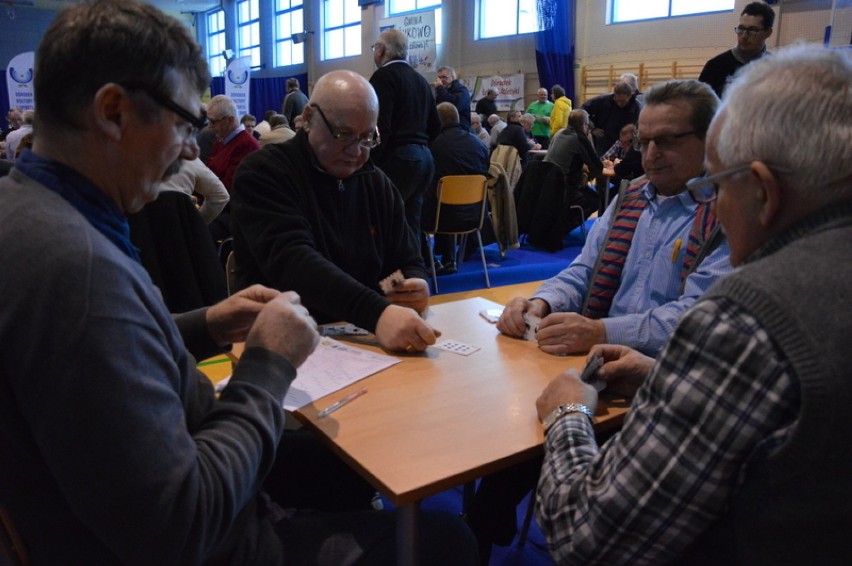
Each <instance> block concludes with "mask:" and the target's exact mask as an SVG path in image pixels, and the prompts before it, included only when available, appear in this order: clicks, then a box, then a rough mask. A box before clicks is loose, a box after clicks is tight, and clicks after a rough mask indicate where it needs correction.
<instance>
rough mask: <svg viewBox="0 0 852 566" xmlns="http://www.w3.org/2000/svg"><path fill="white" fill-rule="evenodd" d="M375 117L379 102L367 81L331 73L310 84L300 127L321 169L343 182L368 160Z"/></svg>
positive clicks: (351, 73)
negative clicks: (308, 99) (307, 101)
mask: <svg viewBox="0 0 852 566" xmlns="http://www.w3.org/2000/svg"><path fill="white" fill-rule="evenodd" d="M378 116H379V99H378V98H377V97H376V91H375V90H373V87H372V86H371V85H370V83H369V82H368V81H367V79H365V78H364V77H362V76H361V75H359V74H357V73H353V72H352V71H332V72H331V73H328V74H327V75H323V76H322V77H321V78H320V79H319V80H318V81H317V83H316V85H314V90H313V92H312V93H311V100H310V102H309V103H308V104H307V105H306V106H305V110H304V111H303V113H302V128H303V129H304V130H305V131H306V132H307V134H308V143H309V144H310V146H311V149H312V150H313V151H314V153H315V154H316V156H317V160H318V161H319V163H320V165H321V166H322V168H323V169H325V170H326V171H327V172H328V173H329V174H331V175H334V176H335V177H336V178H338V179H344V178H346V177H349V176H350V175H352V174H353V173H354V172H355V171H357V170H358V169H360V168H361V167H362V166H363V165H364V163H366V161H367V159H368V158H369V157H370V147H371V143H370V140H376V139H377V138H378V136H377V135H376V121H377V120H378Z"/></svg>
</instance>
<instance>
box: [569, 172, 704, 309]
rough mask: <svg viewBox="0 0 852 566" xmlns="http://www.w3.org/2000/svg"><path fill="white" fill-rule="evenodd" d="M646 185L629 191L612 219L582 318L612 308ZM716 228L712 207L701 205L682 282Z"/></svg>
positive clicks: (687, 254) (643, 203) (639, 214)
mask: <svg viewBox="0 0 852 566" xmlns="http://www.w3.org/2000/svg"><path fill="white" fill-rule="evenodd" d="M643 186H644V184H639V185H634V186H632V187H629V188H628V189H627V191H626V192H625V193H624V198H623V199H622V200H621V202H620V206H619V208H618V210H617V211H616V212H615V213H614V215H613V221H612V224H611V225H610V229H609V233H608V234H607V240H606V242H605V243H604V247H603V251H602V252H601V256H600V258H599V259H598V262H597V264H596V265H595V271H594V272H593V273H592V277H591V283H590V285H589V292H588V295H587V297H586V304H585V305H584V307H583V311H582V314H583V316H586V317H588V318H596V319H597V318H605V317H606V316H607V315H608V314H609V309H610V307H611V306H612V299H613V297H614V296H615V293H616V291H618V288H619V286H620V285H621V272H622V270H623V269H624V262H625V260H626V259H627V252H629V251H630V244H631V243H632V241H633V233H634V232H636V226H637V225H638V224H639V217H640V216H642V211H643V210H645V207H646V206H647V205H648V199H647V198H646V197H645V194H644V192H643V191H642V187H643ZM715 227H716V217H715V216H714V215H713V214H712V212H711V211H710V205H708V204H699V205H698V207H697V209H696V212H695V220H694V222H693V223H692V228H691V229H690V231H689V239H688V240H687V245H686V253H685V254H684V261H683V268H682V270H681V279H682V280H684V279H686V276H687V275H688V274H689V273H690V272H691V269H692V267H693V265H694V264H695V260H696V258H697V257H698V254H699V253H700V252H701V249H702V247H703V246H704V244H705V243H706V242H707V241H708V240H709V239H710V235H711V233H712V232H713V229H714V228H715Z"/></svg>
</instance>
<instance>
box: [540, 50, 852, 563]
mask: <svg viewBox="0 0 852 566" xmlns="http://www.w3.org/2000/svg"><path fill="white" fill-rule="evenodd" d="M801 84H808V85H811V88H808V89H805V90H802V89H801V88H799V87H798V85H801ZM829 117H830V118H829ZM850 123H852V53H850V52H849V51H848V50H847V51H840V50H836V51H834V50H824V49H822V48H820V47H817V46H798V47H793V48H790V49H784V50H781V51H779V52H778V53H777V54H776V55H775V56H773V57H767V58H765V59H761V60H760V61H756V62H753V63H752V64H751V65H749V66H748V67H747V68H746V69H745V71H744V73H743V74H742V75H740V76H739V77H738V78H736V79H734V81H733V82H732V83H731V86H730V87H729V88H728V90H727V91H726V94H725V100H724V101H723V103H722V107H721V109H720V111H719V113H718V114H717V115H716V118H715V119H714V121H713V123H712V125H711V126H710V130H709V133H708V138H707V153H706V161H705V163H706V167H707V173H708V176H707V177H706V178H703V179H699V180H695V181H692V182H690V183H689V186H688V187H689V191H690V193H691V194H692V195H693V198H695V199H696V200H697V201H699V202H715V208H716V213H717V215H718V218H719V221H720V222H721V223H722V226H723V227H724V230H725V233H726V234H727V237H728V242H729V243H730V248H731V262H732V263H733V264H734V265H736V266H738V267H739V269H738V270H737V271H735V272H733V273H732V274H730V275H728V276H726V277H725V278H723V279H721V280H720V281H718V282H717V283H716V284H715V285H714V286H713V287H712V288H711V289H710V290H709V291H708V292H707V293H706V294H705V295H704V296H703V297H702V298H701V299H699V300H698V301H697V302H696V303H695V305H694V306H693V308H692V309H690V310H689V311H688V312H686V313H685V314H684V316H683V318H682V319H681V322H680V324H679V326H678V328H677V329H676V330H675V333H674V335H673V336H672V338H671V340H670V341H669V343H668V344H667V345H666V347H665V348H664V349H663V351H662V353H661V354H660V356H659V359H658V360H656V362H655V361H654V360H652V359H650V358H646V357H644V356H641V355H639V354H637V353H636V352H634V351H632V350H629V349H628V348H626V347H623V346H597V347H595V348H594V349H593V350H592V352H591V354H590V356H594V355H597V354H602V355H603V359H604V361H605V364H604V365H603V367H602V368H601V370H600V371H599V372H598V373H597V375H596V377H597V379H599V380H601V381H602V382H603V383H606V384H608V389H609V390H611V391H613V392H614V393H616V394H623V395H627V396H633V404H632V406H631V410H630V414H629V416H628V418H627V420H626V422H625V424H624V428H623V429H622V431H621V432H620V433H619V434H618V435H616V436H614V437H613V438H612V439H610V441H609V442H607V443H606V444H604V445H603V446H602V447H600V448H598V446H597V445H596V443H595V440H594V434H593V428H592V423H591V421H590V419H589V418H588V417H587V415H586V414H584V413H585V412H588V413H589V414H590V415H591V414H593V413H594V410H595V405H596V402H597V392H596V390H595V387H593V386H592V385H590V384H588V383H583V382H582V381H580V380H579V379H578V377H577V374H576V372H566V373H565V374H563V375H561V376H559V377H557V378H556V379H555V380H554V381H553V382H551V383H550V384H549V385H548V386H547V388H546V389H545V390H544V392H543V393H542V395H541V397H539V399H538V401H537V409H538V414H539V417H540V418H541V419H542V421H543V427H544V430H545V459H544V465H543V467H542V473H541V478H540V481H539V485H538V492H537V498H536V501H537V512H538V520H539V524H540V525H541V527H542V531H543V532H544V534H545V536H546V538H547V540H548V543H549V546H550V551H551V554H552V555H553V557H554V558H555V560H556V562H557V563H560V564H569V563H570V564H589V563H595V564H639V563H643V564H666V563H672V562H674V563H677V564H695V563H701V564H758V563H760V564H804V563H809V564H843V563H845V562H847V561H848V559H849V556H852V539H850V537H849V533H850V532H852V482H850V481H849V478H850V477H852V450H849V449H848V445H849V440H848V439H849V438H850V435H852V420H850V419H849V418H848V417H847V413H848V411H849V407H850V405H852V381H850V379H849V367H850V366H852V350H850V348H849V329H850V328H852V303H850V295H849V281H850V280H852V247H850V246H849V245H848V242H849V241H850V238H852V161H850V160H849V158H848V157H849V148H850V147H852V128H850V127H849V124H850ZM792 132H795V134H792ZM791 135H795V143H782V144H779V143H778V140H779V139H789V138H790V136H791ZM827 163H829V164H831V165H830V166H829V167H826V164H827ZM634 394H635V395H634Z"/></svg>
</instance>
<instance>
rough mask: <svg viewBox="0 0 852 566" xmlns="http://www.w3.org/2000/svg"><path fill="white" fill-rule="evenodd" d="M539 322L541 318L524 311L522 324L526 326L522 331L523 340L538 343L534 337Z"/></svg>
mask: <svg viewBox="0 0 852 566" xmlns="http://www.w3.org/2000/svg"><path fill="white" fill-rule="evenodd" d="M540 323H541V319H540V318H539V317H537V316H535V315H532V314H530V313H527V312H525V313H524V324H526V326H527V330H526V332H524V340H529V341H530V342H534V343H536V344H538V340H536V339H535V335H536V332H538V325H539V324H540Z"/></svg>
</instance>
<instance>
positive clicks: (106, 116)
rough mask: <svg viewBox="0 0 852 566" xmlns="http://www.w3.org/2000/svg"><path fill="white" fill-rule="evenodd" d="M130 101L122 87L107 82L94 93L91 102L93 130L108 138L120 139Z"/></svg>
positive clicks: (129, 109)
mask: <svg viewBox="0 0 852 566" xmlns="http://www.w3.org/2000/svg"><path fill="white" fill-rule="evenodd" d="M131 105H132V101H131V100H130V97H129V96H128V94H127V91H126V90H124V88H123V87H121V86H119V85H117V84H115V83H107V84H105V85H104V86H102V87H101V88H99V89H98V91H97V92H96V93H95V99H94V101H93V104H92V114H93V116H92V126H93V127H94V129H95V131H97V132H99V133H101V134H102V135H105V136H107V137H108V138H110V139H112V140H114V141H119V140H121V136H122V130H123V125H124V122H125V121H126V120H127V113H128V112H130V111H131V110H132V109H131Z"/></svg>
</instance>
